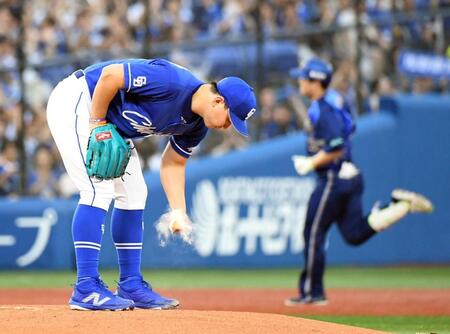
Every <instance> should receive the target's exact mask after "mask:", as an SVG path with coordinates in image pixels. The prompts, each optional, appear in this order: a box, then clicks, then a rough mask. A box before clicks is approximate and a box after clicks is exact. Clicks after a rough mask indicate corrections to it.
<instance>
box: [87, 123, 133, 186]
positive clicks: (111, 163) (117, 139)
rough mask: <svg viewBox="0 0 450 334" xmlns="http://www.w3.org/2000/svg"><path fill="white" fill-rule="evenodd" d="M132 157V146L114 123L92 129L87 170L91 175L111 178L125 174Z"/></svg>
mask: <svg viewBox="0 0 450 334" xmlns="http://www.w3.org/2000/svg"><path fill="white" fill-rule="evenodd" d="M130 157H131V147H130V145H129V144H128V143H127V142H126V141H125V140H124V139H123V138H122V136H121V135H120V134H119V133H118V132H117V130H116V126H115V125H113V124H105V125H102V126H98V127H96V128H94V129H92V131H91V134H90V136H89V142H88V148H87V154H86V170H87V173H88V175H89V176H90V177H95V178H97V179H99V180H111V179H115V178H117V177H121V176H123V175H124V174H125V169H126V168H127V165H128V161H130Z"/></svg>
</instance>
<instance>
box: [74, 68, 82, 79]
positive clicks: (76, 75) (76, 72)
mask: <svg viewBox="0 0 450 334" xmlns="http://www.w3.org/2000/svg"><path fill="white" fill-rule="evenodd" d="M73 75H74V76H75V78H77V79H80V78H82V77H84V71H83V70H76V71H75V72H73Z"/></svg>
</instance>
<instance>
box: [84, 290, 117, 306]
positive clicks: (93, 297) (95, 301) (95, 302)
mask: <svg viewBox="0 0 450 334" xmlns="http://www.w3.org/2000/svg"><path fill="white" fill-rule="evenodd" d="M99 299H100V294H99V293H97V292H93V293H91V294H90V295H89V296H87V297H86V298H84V299H83V303H89V302H90V301H91V300H93V302H92V305H94V306H100V305H103V304H104V303H106V302H107V301H108V300H110V299H111V298H109V297H105V298H103V299H100V300H99Z"/></svg>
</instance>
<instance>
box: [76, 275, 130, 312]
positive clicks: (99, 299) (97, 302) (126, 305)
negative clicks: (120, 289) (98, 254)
mask: <svg viewBox="0 0 450 334" xmlns="http://www.w3.org/2000/svg"><path fill="white" fill-rule="evenodd" d="M69 306H70V308H71V309H72V310H80V311H98V310H108V311H126V310H132V309H134V303H133V301H132V300H129V299H124V298H121V297H119V296H116V295H115V294H113V293H112V292H111V291H109V290H108V286H107V285H106V284H105V283H104V282H103V281H102V279H101V278H100V277H90V278H86V279H83V280H81V281H80V282H78V283H77V284H75V287H74V290H73V293H72V297H71V298H70V300H69Z"/></svg>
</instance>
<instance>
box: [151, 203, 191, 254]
mask: <svg viewBox="0 0 450 334" xmlns="http://www.w3.org/2000/svg"><path fill="white" fill-rule="evenodd" d="M156 230H157V232H158V236H159V239H160V243H161V245H162V246H165V245H166V244H167V242H168V241H169V239H170V237H171V236H172V235H179V236H180V238H181V239H182V240H183V241H184V242H186V243H188V244H192V223H191V220H190V219H189V217H188V215H187V214H186V213H185V212H184V211H182V210H179V209H175V210H170V211H169V212H167V213H165V214H163V215H162V216H161V218H159V220H158V222H157V224H156Z"/></svg>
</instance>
